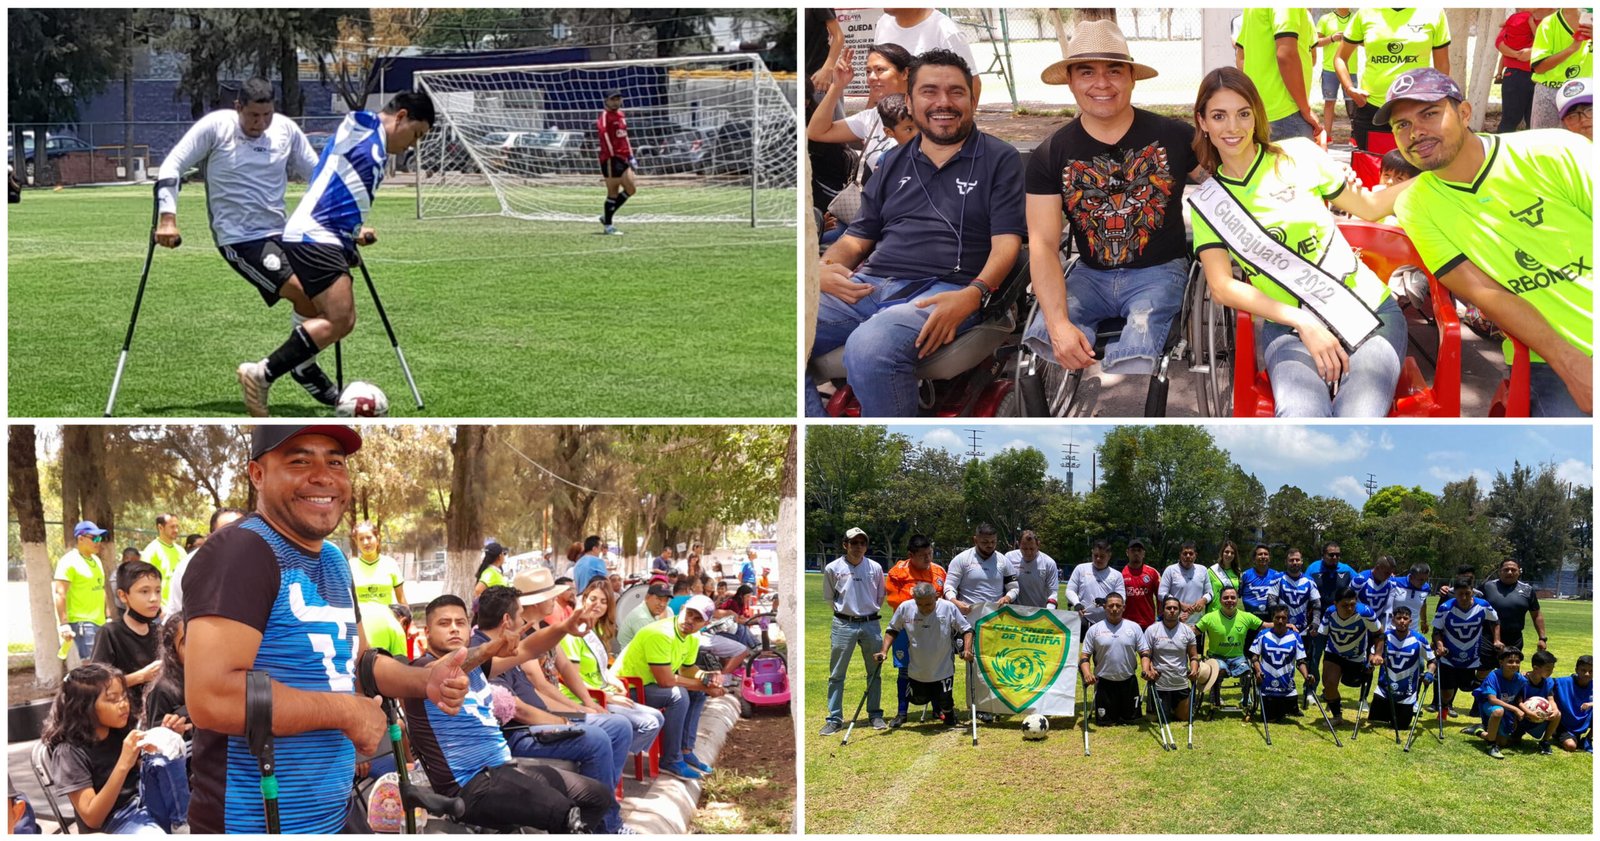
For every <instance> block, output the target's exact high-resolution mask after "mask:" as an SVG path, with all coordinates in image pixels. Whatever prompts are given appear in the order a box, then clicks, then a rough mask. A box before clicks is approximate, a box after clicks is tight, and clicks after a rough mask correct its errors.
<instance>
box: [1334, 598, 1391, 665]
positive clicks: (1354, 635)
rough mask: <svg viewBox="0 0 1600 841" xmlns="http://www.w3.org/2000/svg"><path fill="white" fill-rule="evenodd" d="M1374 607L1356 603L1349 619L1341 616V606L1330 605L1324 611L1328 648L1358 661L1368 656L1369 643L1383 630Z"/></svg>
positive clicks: (1348, 658)
mask: <svg viewBox="0 0 1600 841" xmlns="http://www.w3.org/2000/svg"><path fill="white" fill-rule="evenodd" d="M1382 630H1383V628H1382V627H1381V626H1380V625H1379V624H1378V617H1377V616H1376V615H1375V614H1373V612H1372V608H1370V607H1367V606H1366V605H1364V604H1361V603H1359V602H1358V603H1357V604H1356V612H1355V613H1352V614H1350V618H1349V619H1340V618H1339V606H1338V605H1330V606H1329V607H1328V609H1327V610H1325V611H1323V612H1322V629H1321V631H1322V633H1323V634H1325V635H1326V636H1327V637H1328V650H1329V651H1332V652H1333V653H1334V654H1337V655H1339V656H1340V657H1343V658H1344V659H1346V660H1353V661H1355V662H1357V663H1359V662H1361V661H1363V660H1365V659H1366V658H1367V644H1368V642H1369V641H1370V640H1371V639H1372V637H1373V636H1374V635H1376V634H1377V633H1378V632H1380V631H1382Z"/></svg>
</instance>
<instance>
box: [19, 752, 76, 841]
mask: <svg viewBox="0 0 1600 841" xmlns="http://www.w3.org/2000/svg"><path fill="white" fill-rule="evenodd" d="M28 764H30V765H32V766H33V778H34V780H36V781H37V782H38V783H39V788H40V789H41V790H42V791H43V792H44V802H45V805H47V806H49V807H50V814H51V815H53V816H54V817H55V821H56V831H55V834H60V835H66V834H67V833H68V831H69V830H70V829H71V827H72V822H73V821H74V820H76V818H77V815H76V814H74V813H73V811H72V803H71V802H70V801H68V800H67V799H66V798H65V797H64V796H63V795H62V794H61V792H59V791H57V790H56V781H55V777H54V776H53V775H52V774H51V773H50V750H49V748H46V747H45V746H44V742H43V741H39V742H35V743H34V745H33V749H32V750H30V751H29V752H28ZM63 804H65V806H66V812H62V810H61V809H62V805H63Z"/></svg>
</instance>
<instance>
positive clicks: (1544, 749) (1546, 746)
mask: <svg viewBox="0 0 1600 841" xmlns="http://www.w3.org/2000/svg"><path fill="white" fill-rule="evenodd" d="M1551 753H1552V751H1551V750H1550V743H1549V742H1540V743H1539V755H1540V756H1549V755H1550V754H1551Z"/></svg>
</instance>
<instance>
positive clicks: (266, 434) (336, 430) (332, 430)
mask: <svg viewBox="0 0 1600 841" xmlns="http://www.w3.org/2000/svg"><path fill="white" fill-rule="evenodd" d="M301 435H326V436H328V437H329V438H332V439H333V440H335V441H338V442H339V445H340V446H342V447H344V454H345V455H351V454H353V453H354V452H356V451H357V450H359V449H361V435H360V433H358V432H356V431H355V429H353V428H351V427H348V426H343V425H341V424H334V423H328V424H314V425H311V426H258V427H256V428H255V429H253V430H251V431H250V460H251V461H255V460H256V459H258V458H261V457H262V456H264V455H266V454H267V453H269V452H272V451H273V450H276V449H277V448H278V447H280V446H282V445H283V442H285V441H288V440H289V439H291V438H298V437H299V436H301Z"/></svg>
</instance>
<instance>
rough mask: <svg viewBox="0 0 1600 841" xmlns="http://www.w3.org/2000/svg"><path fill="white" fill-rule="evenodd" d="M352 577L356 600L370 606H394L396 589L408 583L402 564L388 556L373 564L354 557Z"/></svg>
mask: <svg viewBox="0 0 1600 841" xmlns="http://www.w3.org/2000/svg"><path fill="white" fill-rule="evenodd" d="M492 568H493V567H491V569H492ZM487 571H488V570H485V572H487ZM350 577H351V578H352V579H353V580H354V581H355V585H356V598H358V599H360V600H361V601H363V602H367V603H369V604H381V605H391V604H394V603H395V600H394V588H396V587H400V586H403V585H404V584H405V583H406V579H405V576H403V575H401V574H400V564H399V563H398V562H397V561H395V559H394V558H391V557H389V556H388V555H379V556H378V557H377V558H376V559H374V560H373V561H372V562H371V563H368V562H367V561H366V559H364V558H362V557H361V556H360V555H355V556H352V557H351V558H350Z"/></svg>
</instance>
